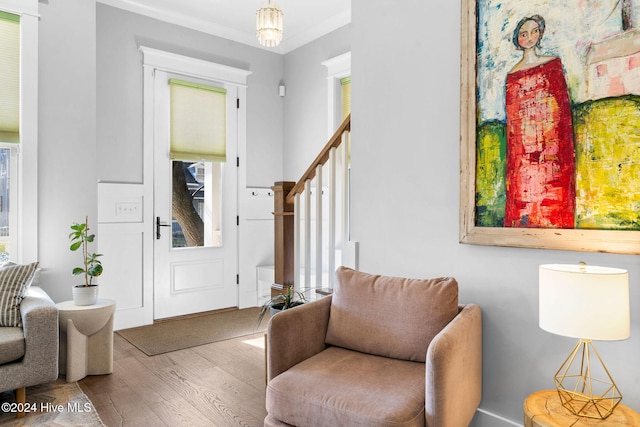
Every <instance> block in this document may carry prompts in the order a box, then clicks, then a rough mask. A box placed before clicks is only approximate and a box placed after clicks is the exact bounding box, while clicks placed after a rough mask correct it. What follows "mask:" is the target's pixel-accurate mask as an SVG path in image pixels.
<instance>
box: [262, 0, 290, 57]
mask: <svg viewBox="0 0 640 427" xmlns="http://www.w3.org/2000/svg"><path fill="white" fill-rule="evenodd" d="M283 34H284V32H283V27H282V11H281V10H280V9H278V8H277V7H275V6H271V2H269V4H268V5H267V6H266V7H263V8H262V9H258V11H257V12H256V35H257V36H258V41H259V42H260V44H261V45H262V46H266V47H276V46H278V45H279V44H280V42H281V41H282V36H283Z"/></svg>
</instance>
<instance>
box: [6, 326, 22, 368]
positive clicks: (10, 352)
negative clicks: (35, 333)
mask: <svg viewBox="0 0 640 427" xmlns="http://www.w3.org/2000/svg"><path fill="white" fill-rule="evenodd" d="M23 356H24V332H23V331H22V328H7V327H2V328H0V365H3V364H5V363H8V362H13V361H15V360H18V359H20V358H22V357H23Z"/></svg>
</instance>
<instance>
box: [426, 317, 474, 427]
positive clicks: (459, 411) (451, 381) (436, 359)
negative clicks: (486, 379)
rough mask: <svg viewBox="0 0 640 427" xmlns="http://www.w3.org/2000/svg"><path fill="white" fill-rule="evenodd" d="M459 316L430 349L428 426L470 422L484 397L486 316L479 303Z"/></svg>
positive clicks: (427, 362) (427, 385) (428, 363)
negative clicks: (483, 341)
mask: <svg viewBox="0 0 640 427" xmlns="http://www.w3.org/2000/svg"><path fill="white" fill-rule="evenodd" d="M459 309H460V311H459V313H458V315H457V316H456V317H455V318H454V319H453V320H452V321H451V322H450V323H449V324H448V325H447V326H445V328H444V329H443V330H442V331H440V333H439V334H438V335H436V337H435V338H434V339H433V341H431V344H430V345H429V348H428V350H427V360H426V388H425V394H426V396H425V420H426V425H427V426H444V427H448V426H462V425H468V424H469V423H470V422H471V419H472V418H473V415H474V414H475V411H476V409H477V408H478V405H479V404H480V399H481V397H482V315H481V311H480V307H479V306H478V305H476V304H467V305H460V306H459Z"/></svg>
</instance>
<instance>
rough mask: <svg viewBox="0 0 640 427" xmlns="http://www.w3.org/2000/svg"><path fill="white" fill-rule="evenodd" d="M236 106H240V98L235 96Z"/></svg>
mask: <svg viewBox="0 0 640 427" xmlns="http://www.w3.org/2000/svg"><path fill="white" fill-rule="evenodd" d="M236 108H240V98H236Z"/></svg>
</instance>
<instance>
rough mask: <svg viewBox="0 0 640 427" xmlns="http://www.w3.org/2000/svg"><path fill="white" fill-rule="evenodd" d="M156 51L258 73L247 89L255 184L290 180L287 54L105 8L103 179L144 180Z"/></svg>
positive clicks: (250, 180)
mask: <svg viewBox="0 0 640 427" xmlns="http://www.w3.org/2000/svg"><path fill="white" fill-rule="evenodd" d="M141 45H142V46H148V47H152V48H155V49H160V50H166V51H169V52H173V53H178V54H181V55H187V56H191V57H194V58H200V59H204V60H208V61H212V62H216V63H219V64H223V65H228V66H232V67H236V68H241V69H245V70H250V71H251V72H252V74H251V75H250V76H249V79H248V87H249V89H248V91H247V98H248V99H247V126H248V128H247V157H248V158H247V159H245V161H246V162H247V163H246V166H247V168H246V171H247V185H248V186H270V185H272V183H273V182H274V181H277V180H279V179H280V177H281V176H282V141H283V135H282V121H283V118H282V114H283V105H282V104H283V100H282V99H281V98H280V97H279V96H278V84H279V82H280V80H281V77H282V74H283V59H282V56H281V55H279V54H275V53H272V52H268V51H265V50H261V49H256V48H252V47H249V46H246V45H243V44H239V43H235V42H232V41H229V40H225V39H221V38H219V37H215V36H212V35H209V34H205V33H201V32H198V31H193V30H189V29H186V28H184V27H180V26H177V25H172V24H168V23H166V22H163V21H158V20H155V19H151V18H146V17H144V16H141V15H137V14H134V13H130V12H127V11H123V10H121V9H117V8H113V7H110V6H105V5H103V4H98V5H97V48H96V54H97V58H98V59H97V63H98V66H97V81H98V94H97V101H98V109H97V114H98V121H97V141H98V146H97V154H98V158H99V159H100V161H99V162H98V172H97V173H98V178H99V179H101V180H102V181H105V182H129V183H139V182H141V181H142V169H141V167H142V155H143V153H142V62H141V58H142V56H141V53H140V52H139V51H138V47H139V46H141Z"/></svg>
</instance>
